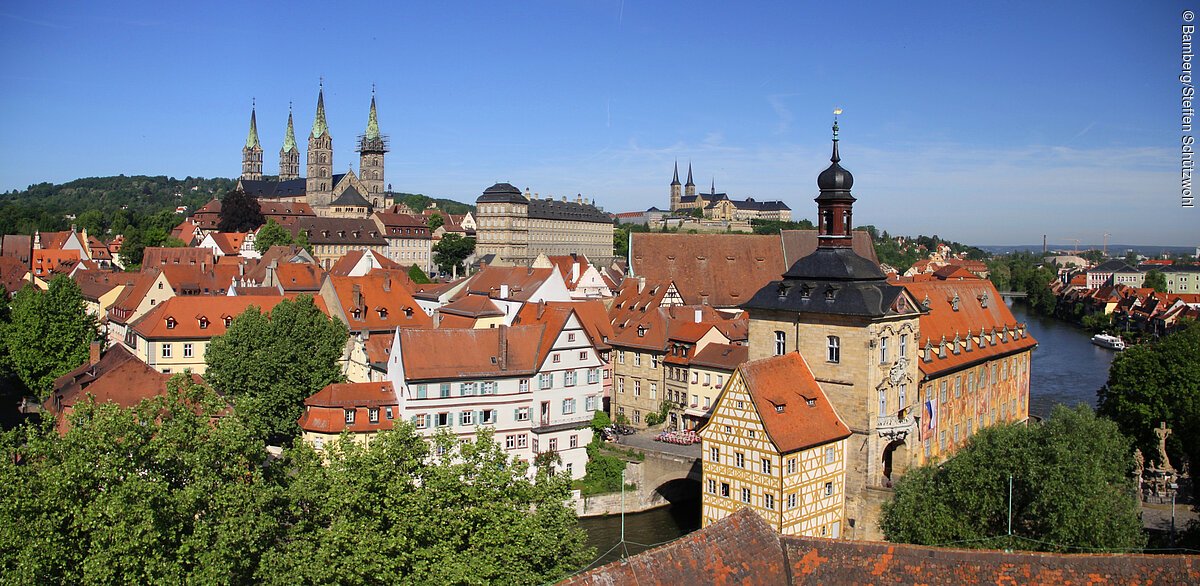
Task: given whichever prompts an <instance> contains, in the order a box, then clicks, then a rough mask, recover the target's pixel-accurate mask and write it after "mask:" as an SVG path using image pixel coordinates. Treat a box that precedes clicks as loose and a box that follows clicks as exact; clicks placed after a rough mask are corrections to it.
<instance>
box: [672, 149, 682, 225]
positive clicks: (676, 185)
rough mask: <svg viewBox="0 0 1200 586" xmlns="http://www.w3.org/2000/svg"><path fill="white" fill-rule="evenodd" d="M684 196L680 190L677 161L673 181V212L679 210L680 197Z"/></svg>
mask: <svg viewBox="0 0 1200 586" xmlns="http://www.w3.org/2000/svg"><path fill="white" fill-rule="evenodd" d="M681 195H683V193H682V191H681V190H680V188H679V161H675V176H674V178H672V179H671V211H672V212H673V211H675V210H678V209H679V203H680V199H681V198H680V196H681Z"/></svg>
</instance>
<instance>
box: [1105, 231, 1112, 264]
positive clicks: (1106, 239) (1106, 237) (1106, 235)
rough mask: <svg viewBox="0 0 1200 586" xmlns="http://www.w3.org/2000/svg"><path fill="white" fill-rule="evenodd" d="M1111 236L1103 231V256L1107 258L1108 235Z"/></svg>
mask: <svg viewBox="0 0 1200 586" xmlns="http://www.w3.org/2000/svg"><path fill="white" fill-rule="evenodd" d="M1109 236H1112V234H1109V233H1108V232H1105V233H1104V258H1108V237H1109Z"/></svg>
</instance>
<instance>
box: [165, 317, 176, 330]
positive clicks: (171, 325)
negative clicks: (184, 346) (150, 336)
mask: <svg viewBox="0 0 1200 586" xmlns="http://www.w3.org/2000/svg"><path fill="white" fill-rule="evenodd" d="M175 324H176V322H175V318H173V317H168V318H167V329H168V330H173V329H175Z"/></svg>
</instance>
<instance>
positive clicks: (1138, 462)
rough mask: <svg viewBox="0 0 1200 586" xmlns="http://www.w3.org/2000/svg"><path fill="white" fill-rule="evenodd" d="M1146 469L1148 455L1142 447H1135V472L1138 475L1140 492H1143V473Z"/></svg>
mask: <svg viewBox="0 0 1200 586" xmlns="http://www.w3.org/2000/svg"><path fill="white" fill-rule="evenodd" d="M1145 470H1146V457H1145V456H1143V455H1142V450H1141V448H1134V449H1133V474H1134V475H1135V476H1136V477H1137V489H1138V494H1141V493H1142V473H1143V472H1145Z"/></svg>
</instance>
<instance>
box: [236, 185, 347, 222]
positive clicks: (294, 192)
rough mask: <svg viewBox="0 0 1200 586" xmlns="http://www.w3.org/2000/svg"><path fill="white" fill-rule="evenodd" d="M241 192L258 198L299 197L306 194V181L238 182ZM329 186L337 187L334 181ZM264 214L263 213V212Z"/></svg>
mask: <svg viewBox="0 0 1200 586" xmlns="http://www.w3.org/2000/svg"><path fill="white" fill-rule="evenodd" d="M238 184H239V185H240V186H241V188H242V191H244V192H246V193H247V194H248V195H253V196H254V197H258V198H274V197H299V196H302V195H304V194H305V193H307V192H308V181H307V180H306V179H305V178H303V177H300V178H298V179H288V180H287V181H251V180H248V179H242V180H241V181H238ZM331 185H337V181H336V180H335V181H334V182H333V183H331ZM310 211H311V210H310ZM264 213H265V212H264Z"/></svg>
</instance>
